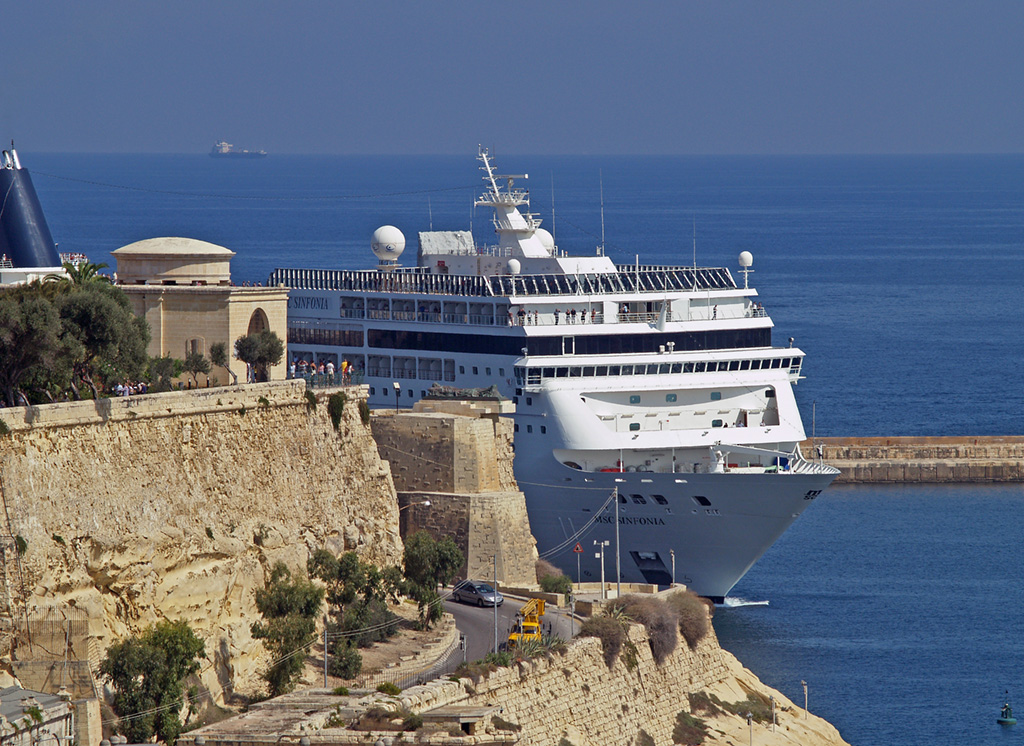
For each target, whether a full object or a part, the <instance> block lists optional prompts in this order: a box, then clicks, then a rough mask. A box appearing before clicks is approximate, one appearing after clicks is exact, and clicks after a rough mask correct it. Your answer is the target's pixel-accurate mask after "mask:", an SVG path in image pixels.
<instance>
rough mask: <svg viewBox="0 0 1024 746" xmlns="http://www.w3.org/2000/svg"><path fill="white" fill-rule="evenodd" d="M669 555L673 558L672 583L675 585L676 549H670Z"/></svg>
mask: <svg viewBox="0 0 1024 746" xmlns="http://www.w3.org/2000/svg"><path fill="white" fill-rule="evenodd" d="M668 555H669V557H671V558H672V585H673V586H674V585H675V584H676V550H675V549H669V550H668Z"/></svg>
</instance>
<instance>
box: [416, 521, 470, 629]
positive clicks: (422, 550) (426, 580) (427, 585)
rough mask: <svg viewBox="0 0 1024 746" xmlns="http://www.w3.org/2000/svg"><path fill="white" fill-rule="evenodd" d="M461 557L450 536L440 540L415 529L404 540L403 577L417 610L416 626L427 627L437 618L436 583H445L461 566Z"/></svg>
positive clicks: (438, 612)
mask: <svg viewBox="0 0 1024 746" xmlns="http://www.w3.org/2000/svg"><path fill="white" fill-rule="evenodd" d="M463 562H465V558H464V557H463V556H462V552H461V551H459V548H458V546H456V544H455V542H454V541H453V540H452V537H450V536H446V537H444V538H443V539H441V541H435V540H434V537H433V536H431V535H430V534H429V533H427V532H426V531H417V532H416V533H415V534H413V535H412V536H410V537H409V538H408V539H406V541H405V577H406V579H407V580H408V581H409V582H408V585H407V591H408V593H409V595H410V596H411V597H412V598H414V599H415V600H416V602H417V604H418V606H419V610H420V625H421V626H423V627H425V628H429V627H430V625H431V624H432V623H433V622H435V621H437V620H438V619H440V618H441V599H440V596H438V595H437V585H438V583H440V584H441V585H447V584H448V583H449V582H450V581H451V579H452V578H453V577H455V573H457V572H458V571H459V568H460V567H462V565H463Z"/></svg>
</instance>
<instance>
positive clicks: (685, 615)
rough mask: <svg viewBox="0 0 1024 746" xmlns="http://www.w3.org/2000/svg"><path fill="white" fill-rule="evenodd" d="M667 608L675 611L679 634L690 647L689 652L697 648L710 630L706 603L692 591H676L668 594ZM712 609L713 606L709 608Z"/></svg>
mask: <svg viewBox="0 0 1024 746" xmlns="http://www.w3.org/2000/svg"><path fill="white" fill-rule="evenodd" d="M665 601H666V602H667V603H668V605H669V606H671V607H672V609H673V610H674V611H675V614H676V617H677V618H678V619H679V633H680V634H681V635H682V636H683V639H684V640H686V644H687V645H689V646H690V650H693V649H694V648H696V647H697V643H699V642H700V641H701V640H703V639H704V638H705V637H707V634H708V631H709V629H710V628H711V618H710V614H709V613H708V603H709V602H707V601H706V599H703V598H701V597H700V596H698V595H697V594H696V593H693V592H692V591H676V592H675V593H670V594H669V595H668V597H667V598H666V599H665ZM711 608H712V609H713V608H714V606H712V607H711Z"/></svg>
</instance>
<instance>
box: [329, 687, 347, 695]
mask: <svg viewBox="0 0 1024 746" xmlns="http://www.w3.org/2000/svg"><path fill="white" fill-rule="evenodd" d="M331 694H337V695H338V696H339V697H347V696H348V687H347V686H336V687H334V688H333V689H332V690H331Z"/></svg>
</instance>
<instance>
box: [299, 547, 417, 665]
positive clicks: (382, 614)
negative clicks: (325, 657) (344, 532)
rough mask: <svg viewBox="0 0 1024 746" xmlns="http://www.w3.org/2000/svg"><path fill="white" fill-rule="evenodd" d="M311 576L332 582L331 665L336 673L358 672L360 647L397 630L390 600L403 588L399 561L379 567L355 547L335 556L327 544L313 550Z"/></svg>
mask: <svg viewBox="0 0 1024 746" xmlns="http://www.w3.org/2000/svg"><path fill="white" fill-rule="evenodd" d="M306 568H307V570H308V571H309V575H310V577H314V578H318V579H320V580H322V581H324V583H325V584H326V586H327V603H328V605H329V607H330V610H329V614H330V616H331V621H329V622H328V623H327V631H328V632H329V633H331V634H332V635H333V636H334V641H333V642H332V643H330V649H329V651H328V652H329V654H330V659H329V664H328V665H329V667H330V669H329V670H330V671H331V672H332V673H333V674H334V675H335V676H341V677H343V678H352V677H353V676H356V675H357V674H358V673H359V670H360V667H361V666H362V658H361V656H360V655H359V653H358V651H356V650H355V648H365V647H369V646H370V645H372V644H373V643H375V642H382V641H384V640H386V639H388V638H389V637H391V636H393V635H394V634H395V633H396V632H397V631H398V626H397V622H398V621H399V619H398V617H397V616H396V615H395V614H393V613H392V612H391V610H390V609H388V606H387V601H388V600H389V599H390V600H391V601H397V600H398V595H399V593H400V592H401V591H402V590H403V587H404V584H403V582H402V574H401V571H400V570H399V569H398V568H397V567H389V568H387V569H385V570H383V571H382V570H380V569H379V568H378V567H376V566H375V565H372V564H369V563H364V562H362V561H361V560H360V559H359V557H358V555H357V554H356V553H355V552H346V553H345V554H343V555H341V556H340V557H335V556H334V555H333V554H331V553H330V552H328V551H327V550H326V549H320V550H317V551H316V552H314V554H313V556H311V557H310V558H309V561H308V562H307V563H306Z"/></svg>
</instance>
